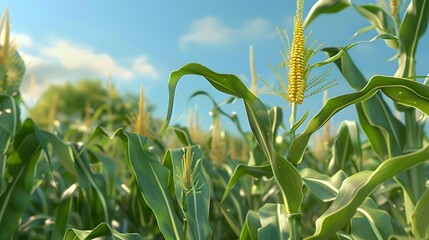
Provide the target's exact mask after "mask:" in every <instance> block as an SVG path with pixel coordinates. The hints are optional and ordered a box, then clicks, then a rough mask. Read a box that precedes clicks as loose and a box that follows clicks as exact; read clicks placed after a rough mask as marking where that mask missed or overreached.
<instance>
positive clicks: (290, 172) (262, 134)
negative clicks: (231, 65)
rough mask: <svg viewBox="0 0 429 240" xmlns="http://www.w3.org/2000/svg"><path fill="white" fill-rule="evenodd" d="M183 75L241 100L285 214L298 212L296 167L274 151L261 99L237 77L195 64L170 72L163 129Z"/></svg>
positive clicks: (299, 179) (298, 180)
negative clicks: (271, 174) (198, 78)
mask: <svg viewBox="0 0 429 240" xmlns="http://www.w3.org/2000/svg"><path fill="white" fill-rule="evenodd" d="M184 75H199V76H203V77H204V78H206V79H207V81H208V82H209V83H210V84H211V85H212V86H213V87H215V88H216V89H217V90H219V91H221V92H223V93H226V94H229V95H232V96H235V97H238V98H241V99H243V102H244V106H245V109H246V113H247V117H248V120H249V124H250V128H251V130H252V132H253V135H254V136H255V138H256V139H257V141H258V144H259V145H260V146H261V149H262V150H263V152H264V154H265V156H266V157H267V158H268V159H269V161H270V162H271V165H272V168H273V173H274V177H275V179H276V182H277V184H278V185H279V187H280V190H281V192H282V197H283V201H284V203H285V208H286V211H287V212H290V213H296V212H299V211H300V205H301V202H302V198H303V194H302V189H301V186H302V180H301V177H300V175H299V173H298V171H297V170H296V168H295V167H294V166H293V165H292V164H291V163H290V162H289V161H287V160H286V159H284V158H283V157H281V156H280V155H278V154H277V153H276V152H275V151H274V146H273V137H272V130H271V123H270V118H269V116H268V110H267V108H266V107H265V105H264V104H263V103H262V102H261V100H259V98H258V97H256V96H255V95H254V94H253V93H252V92H251V91H250V90H249V89H248V88H247V87H246V86H245V85H244V84H243V82H241V80H240V79H239V78H238V77H237V76H234V75H231V74H219V73H216V72H213V71H212V70H210V69H208V68H206V67H204V66H203V65H201V64H196V63H190V64H187V65H185V66H183V67H182V68H180V69H179V70H176V71H174V72H172V73H171V74H170V79H169V81H168V87H169V104H168V110H167V117H166V121H165V125H164V128H163V129H165V128H166V126H167V125H168V123H169V122H170V119H171V115H172V110H173V103H174V96H175V90H176V86H177V83H178V81H179V80H180V78H181V77H183V76H184Z"/></svg>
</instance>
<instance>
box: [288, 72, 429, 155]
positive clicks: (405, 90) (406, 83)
mask: <svg viewBox="0 0 429 240" xmlns="http://www.w3.org/2000/svg"><path fill="white" fill-rule="evenodd" d="M378 90H382V91H383V92H384V93H385V94H386V95H387V96H388V97H390V98H392V99H394V100H395V101H396V102H397V103H400V104H404V105H407V106H412V107H415V108H418V109H419V110H420V111H422V112H424V113H425V114H426V115H428V114H429V87H428V86H425V85H423V84H420V83H418V82H414V81H410V80H407V79H402V78H395V77H387V76H374V77H372V78H371V80H370V81H369V82H368V84H367V85H366V86H365V87H364V88H363V89H362V90H361V91H359V92H356V93H350V94H346V95H342V96H338V97H335V98H331V99H329V100H328V101H327V103H326V104H325V105H324V107H323V108H322V109H321V110H320V111H319V112H318V113H317V114H316V115H315V116H314V117H313V118H312V119H311V120H310V122H309V123H308V125H307V128H306V129H305V131H304V132H303V133H302V134H301V135H300V136H298V137H297V138H296V139H295V140H294V141H293V142H292V146H291V152H290V161H291V162H292V163H299V162H301V160H302V157H303V155H304V150H305V148H306V146H307V143H308V141H309V139H310V136H311V134H313V133H314V132H315V131H317V130H318V129H319V128H321V127H322V126H323V125H324V124H325V123H326V122H327V121H328V120H329V119H330V118H331V117H332V116H333V115H334V114H335V113H337V112H338V111H340V110H341V109H343V108H345V107H347V106H349V105H351V104H355V103H358V102H362V101H365V100H367V99H369V98H370V97H372V96H373V95H374V94H376V92H377V91H378Z"/></svg>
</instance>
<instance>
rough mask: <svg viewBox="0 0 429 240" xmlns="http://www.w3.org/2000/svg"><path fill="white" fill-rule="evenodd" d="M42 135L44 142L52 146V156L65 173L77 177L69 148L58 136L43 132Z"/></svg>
mask: <svg viewBox="0 0 429 240" xmlns="http://www.w3.org/2000/svg"><path fill="white" fill-rule="evenodd" d="M42 133H43V136H44V137H45V138H46V140H47V141H48V142H49V143H50V144H51V145H52V150H53V155H55V156H57V157H58V160H59V161H60V163H61V165H62V166H63V167H64V168H65V169H66V170H67V172H69V173H71V174H73V175H75V176H77V172H76V167H75V161H74V157H73V151H72V149H71V147H70V146H69V145H68V144H67V143H65V142H64V141H63V140H62V139H60V138H59V137H58V136H56V135H54V134H52V133H49V132H45V131H43V132H42ZM47 154H49V153H47Z"/></svg>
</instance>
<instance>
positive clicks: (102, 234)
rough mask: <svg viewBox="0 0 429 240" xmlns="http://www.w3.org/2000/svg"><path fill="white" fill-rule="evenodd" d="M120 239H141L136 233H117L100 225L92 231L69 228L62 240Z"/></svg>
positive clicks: (106, 226)
mask: <svg viewBox="0 0 429 240" xmlns="http://www.w3.org/2000/svg"><path fill="white" fill-rule="evenodd" d="M96 238H97V239H100V238H102V239H112V240H113V239H120V240H139V239H143V238H142V237H141V236H140V235H139V234H137V233H127V234H123V233H119V232H118V231H115V230H112V228H111V227H110V226H109V225H107V223H104V222H103V223H100V224H99V225H98V226H96V227H95V228H94V229H93V230H79V229H74V228H70V229H67V231H66V234H65V236H64V238H63V239H64V240H75V239H79V240H86V239H96Z"/></svg>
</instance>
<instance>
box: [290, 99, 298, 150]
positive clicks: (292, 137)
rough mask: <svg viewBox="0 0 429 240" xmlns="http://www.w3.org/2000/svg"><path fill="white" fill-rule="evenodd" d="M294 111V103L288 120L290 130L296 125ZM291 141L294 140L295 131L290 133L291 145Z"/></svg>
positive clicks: (295, 107)
mask: <svg viewBox="0 0 429 240" xmlns="http://www.w3.org/2000/svg"><path fill="white" fill-rule="evenodd" d="M296 109H297V106H296V103H295V102H292V112H291V114H290V119H289V122H290V128H291V129H292V127H293V126H294V125H295V123H296ZM293 140H295V131H293V132H290V143H291V144H292V142H293Z"/></svg>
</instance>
